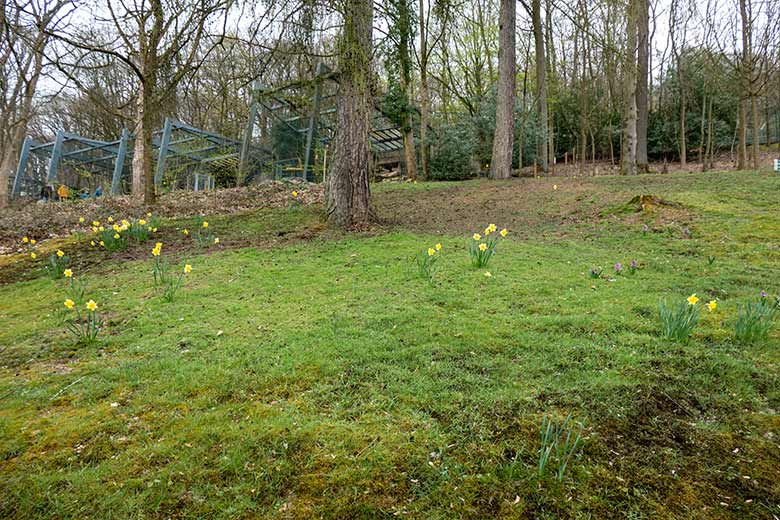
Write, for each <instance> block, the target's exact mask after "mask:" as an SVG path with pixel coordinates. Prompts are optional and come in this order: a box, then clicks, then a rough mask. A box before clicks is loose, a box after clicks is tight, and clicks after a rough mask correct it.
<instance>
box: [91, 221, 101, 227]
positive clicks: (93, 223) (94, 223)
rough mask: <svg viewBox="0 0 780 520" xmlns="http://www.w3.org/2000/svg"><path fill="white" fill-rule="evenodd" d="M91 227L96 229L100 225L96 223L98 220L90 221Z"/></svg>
mask: <svg viewBox="0 0 780 520" xmlns="http://www.w3.org/2000/svg"><path fill="white" fill-rule="evenodd" d="M92 225H93V226H95V227H98V226H99V225H100V221H98V220H93V221H92Z"/></svg>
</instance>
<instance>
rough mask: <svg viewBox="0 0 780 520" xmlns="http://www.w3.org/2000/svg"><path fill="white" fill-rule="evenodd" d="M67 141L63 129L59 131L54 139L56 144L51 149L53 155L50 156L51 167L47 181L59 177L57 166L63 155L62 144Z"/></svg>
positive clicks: (47, 174)
mask: <svg viewBox="0 0 780 520" xmlns="http://www.w3.org/2000/svg"><path fill="white" fill-rule="evenodd" d="M64 141H65V134H64V133H63V131H62V130H60V131H59V132H57V137H56V139H55V140H54V146H53V147H52V149H51V157H50V158H49V169H48V172H47V173H46V182H47V183H51V182H53V181H54V180H55V179H56V178H57V166H59V163H60V155H62V144H63V142H64Z"/></svg>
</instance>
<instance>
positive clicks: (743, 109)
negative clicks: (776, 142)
mask: <svg viewBox="0 0 780 520" xmlns="http://www.w3.org/2000/svg"><path fill="white" fill-rule="evenodd" d="M739 15H740V19H741V21H742V64H741V67H740V69H741V70H740V86H741V90H742V92H741V97H740V102H739V150H738V153H737V169H738V170H744V169H745V168H747V160H748V157H747V106H746V104H747V101H748V99H750V98H751V97H752V93H751V85H750V82H751V79H752V75H753V60H752V57H751V52H750V51H751V41H752V39H751V21H750V17H749V16H748V5H747V1H746V0H739Z"/></svg>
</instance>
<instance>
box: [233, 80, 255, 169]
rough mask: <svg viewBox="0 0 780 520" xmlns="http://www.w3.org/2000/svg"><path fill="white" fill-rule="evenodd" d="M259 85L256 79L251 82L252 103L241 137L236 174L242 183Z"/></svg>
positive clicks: (246, 165)
mask: <svg viewBox="0 0 780 520" xmlns="http://www.w3.org/2000/svg"><path fill="white" fill-rule="evenodd" d="M259 88H260V85H259V83H258V82H257V81H255V82H254V83H253V84H252V103H251V105H250V106H249V119H248V120H247V123H246V128H245V129H244V135H243V136H242V138H241V155H240V159H239V162H238V174H239V177H240V181H241V182H242V183H243V182H244V179H245V178H246V176H247V173H249V172H248V169H249V145H250V143H251V142H252V134H253V133H254V131H255V121H257V91H258V90H259Z"/></svg>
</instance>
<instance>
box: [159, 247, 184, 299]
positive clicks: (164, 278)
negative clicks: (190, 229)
mask: <svg viewBox="0 0 780 520" xmlns="http://www.w3.org/2000/svg"><path fill="white" fill-rule="evenodd" d="M162 247H163V245H162V242H157V243H156V244H155V245H154V248H153V249H152V274H153V276H154V287H155V289H157V290H158V291H160V292H161V293H162V297H163V299H164V300H165V301H167V302H171V301H173V299H174V297H175V296H176V293H177V292H178V291H179V289H181V286H182V285H183V284H184V277H185V276H187V275H188V274H190V272H192V266H191V265H190V264H186V265H185V266H184V268H183V269H182V270H180V271H178V272H172V271H171V269H170V266H169V265H168V262H166V261H165V259H164V258H163V257H162Z"/></svg>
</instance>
